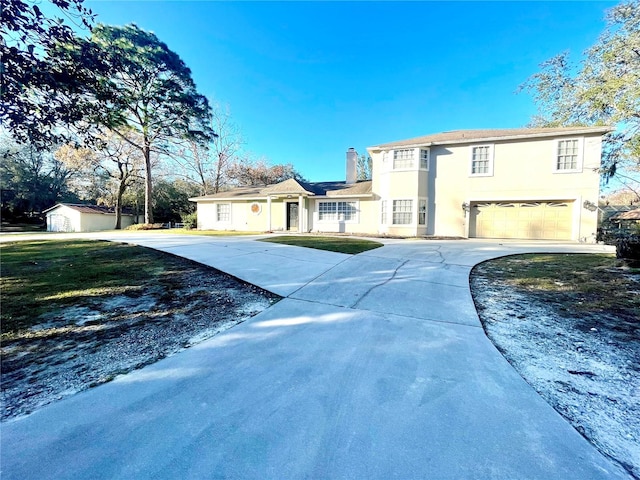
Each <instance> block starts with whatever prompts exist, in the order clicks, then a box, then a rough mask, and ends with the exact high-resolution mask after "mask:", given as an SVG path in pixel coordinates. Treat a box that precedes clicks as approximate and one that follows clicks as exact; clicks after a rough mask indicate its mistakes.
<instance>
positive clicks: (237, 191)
mask: <svg viewBox="0 0 640 480" xmlns="http://www.w3.org/2000/svg"><path fill="white" fill-rule="evenodd" d="M269 195H274V196H278V195H306V196H322V197H324V196H327V197H340V196H367V195H371V180H366V181H359V182H356V183H347V182H302V181H297V180H295V179H293V178H290V179H288V180H285V181H283V182H280V183H274V184H273V185H267V186H266V187H259V186H258V187H237V188H234V189H231V190H227V191H225V192H218V193H214V194H211V195H203V196H201V197H194V198H190V199H189V200H191V201H192V202H197V201H198V200H240V199H245V200H251V199H261V198H266V197H267V196H269Z"/></svg>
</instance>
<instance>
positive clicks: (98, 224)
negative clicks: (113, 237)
mask: <svg viewBox="0 0 640 480" xmlns="http://www.w3.org/2000/svg"><path fill="white" fill-rule="evenodd" d="M133 218H134V217H133V215H122V220H121V228H123V229H124V228H127V227H128V226H129V225H133ZM115 226H116V215H115V213H114V214H92V213H81V214H80V231H81V232H98V231H102V230H113V229H114V228H115Z"/></svg>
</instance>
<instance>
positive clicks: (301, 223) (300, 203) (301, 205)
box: [298, 195, 304, 233]
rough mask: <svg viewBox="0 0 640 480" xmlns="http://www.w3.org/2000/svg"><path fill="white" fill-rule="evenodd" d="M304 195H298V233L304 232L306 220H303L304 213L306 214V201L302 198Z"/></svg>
mask: <svg viewBox="0 0 640 480" xmlns="http://www.w3.org/2000/svg"><path fill="white" fill-rule="evenodd" d="M302 198H303V197H302V195H298V233H302V232H303V230H302V228H303V226H304V221H303V215H304V202H303V200H302Z"/></svg>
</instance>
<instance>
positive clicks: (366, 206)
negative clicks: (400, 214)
mask: <svg viewBox="0 0 640 480" xmlns="http://www.w3.org/2000/svg"><path fill="white" fill-rule="evenodd" d="M327 201H329V202H355V203H356V209H357V214H356V218H355V219H354V220H349V221H339V220H338V221H328V220H322V221H321V220H320V219H319V214H318V204H319V203H320V202H327ZM377 212H378V205H377V202H376V201H375V200H374V199H373V198H360V199H359V198H337V197H329V198H324V197H323V198H316V199H312V200H310V213H311V225H312V227H311V230H312V231H313V232H319V233H322V232H327V233H369V234H372V233H377V229H378V224H379V222H378V221H377V218H378V213H377Z"/></svg>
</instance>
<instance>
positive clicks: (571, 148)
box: [556, 138, 579, 171]
mask: <svg viewBox="0 0 640 480" xmlns="http://www.w3.org/2000/svg"><path fill="white" fill-rule="evenodd" d="M578 155H579V145H578V139H577V138H572V139H568V140H558V147H557V151H556V170H557V171H563V170H564V171H571V170H578V168H579V158H578Z"/></svg>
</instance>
